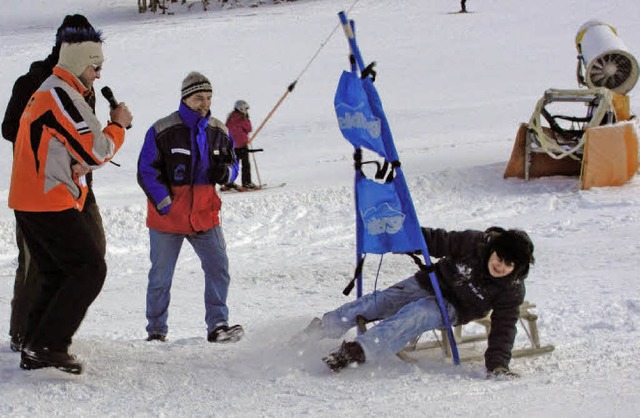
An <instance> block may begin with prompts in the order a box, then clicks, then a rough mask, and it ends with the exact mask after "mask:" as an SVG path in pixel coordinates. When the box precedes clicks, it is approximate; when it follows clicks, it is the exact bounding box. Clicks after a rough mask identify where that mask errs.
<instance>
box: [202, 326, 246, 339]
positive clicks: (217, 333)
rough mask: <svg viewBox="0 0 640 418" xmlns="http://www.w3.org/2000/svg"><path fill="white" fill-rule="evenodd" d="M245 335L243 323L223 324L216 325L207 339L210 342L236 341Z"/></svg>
mask: <svg viewBox="0 0 640 418" xmlns="http://www.w3.org/2000/svg"><path fill="white" fill-rule="evenodd" d="M243 335H244V329H243V328H242V325H233V326H231V327H230V326H228V325H221V326H219V327H216V328H214V329H213V331H211V332H210V333H209V335H207V341H209V342H210V343H235V342H238V341H240V339H241V338H242V336H243Z"/></svg>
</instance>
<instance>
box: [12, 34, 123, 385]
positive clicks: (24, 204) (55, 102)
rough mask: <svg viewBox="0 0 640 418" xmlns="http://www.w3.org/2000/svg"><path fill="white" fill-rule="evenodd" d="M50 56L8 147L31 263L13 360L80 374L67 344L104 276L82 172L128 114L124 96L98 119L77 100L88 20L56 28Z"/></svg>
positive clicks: (96, 73) (96, 49)
mask: <svg viewBox="0 0 640 418" xmlns="http://www.w3.org/2000/svg"><path fill="white" fill-rule="evenodd" d="M61 41H62V43H61V48H60V57H59V60H58V65H57V66H56V67H54V69H53V74H52V75H51V76H50V77H49V78H48V79H47V80H45V82H44V83H43V84H42V85H41V86H40V88H39V89H38V90H37V91H36V92H35V93H34V94H33V96H31V98H30V99H29V102H28V104H27V106H26V108H25V110H24V112H23V114H22V117H21V119H20V128H19V129H18V135H17V137H16V143H15V148H14V160H13V171H12V175H11V188H10V191H9V207H10V208H12V209H14V211H15V217H16V222H17V224H18V226H19V227H20V228H21V230H22V231H23V233H24V238H25V241H26V243H27V246H28V247H29V250H30V252H31V256H32V257H33V258H34V259H35V261H36V263H37V265H38V266H39V268H40V272H39V274H40V279H41V282H42V284H43V285H42V292H41V295H40V296H39V297H38V300H36V301H35V302H34V305H33V308H32V311H31V314H30V317H29V323H28V326H27V331H26V335H25V340H24V345H25V346H24V349H23V350H22V355H21V362H20V367H22V368H23V369H39V368H42V367H56V368H58V369H61V370H63V371H67V372H70V373H81V372H82V364H81V363H80V362H79V361H78V360H77V359H76V358H75V356H73V355H70V354H69V352H68V348H69V346H70V345H71V338H72V337H73V335H74V334H75V332H76V331H77V329H78V327H79V326H80V323H81V322H82V319H83V318H84V316H85V314H86V312H87V309H88V308H89V306H90V305H91V303H92V302H93V301H94V300H95V298H96V297H97V296H98V294H99V292H100V289H101V288H102V285H103V283H104V279H105V277H106V272H107V267H106V263H105V260H104V255H103V252H102V250H101V248H100V245H99V244H98V242H96V239H95V237H93V236H92V233H91V231H92V229H91V227H90V226H89V225H87V223H86V221H85V219H83V217H82V215H81V213H80V211H82V209H83V207H84V202H85V199H86V196H87V192H88V187H87V182H86V179H85V175H86V174H87V173H89V171H91V170H93V169H96V168H98V167H100V166H102V165H104V164H105V163H107V162H108V161H109V160H110V159H111V158H112V157H113V155H114V154H115V153H116V152H117V150H118V149H119V148H120V147H121V146H122V144H123V142H124V133H125V131H124V128H123V127H124V126H128V125H129V124H130V123H131V121H132V116H131V113H130V112H129V110H128V109H127V107H126V106H125V105H124V103H120V105H119V106H118V107H117V108H115V109H113V110H112V111H111V114H110V117H111V122H110V123H109V124H108V125H107V127H105V128H104V129H103V128H102V126H101V124H100V122H99V120H98V119H97V117H96V116H95V115H94V113H93V110H92V109H91V107H90V106H89V104H88V103H87V102H86V100H85V99H86V95H89V94H91V90H92V87H93V82H94V81H95V80H96V79H97V78H100V72H101V70H102V63H103V61H104V56H103V54H102V34H101V32H99V31H96V30H94V29H93V28H88V29H75V28H69V29H66V30H64V31H63V32H62V33H61Z"/></svg>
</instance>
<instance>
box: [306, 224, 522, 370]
mask: <svg viewBox="0 0 640 418" xmlns="http://www.w3.org/2000/svg"><path fill="white" fill-rule="evenodd" d="M422 232H423V235H424V238H425V240H426V244H427V248H428V249H429V252H430V255H431V256H432V257H434V258H439V260H438V261H437V262H436V263H435V264H433V265H432V267H433V270H434V272H435V275H436V277H437V279H438V285H439V286H440V289H441V291H442V295H443V298H444V302H445V306H446V309H447V312H448V314H449V318H450V320H451V324H452V325H462V324H466V323H468V322H470V321H472V320H474V319H479V318H483V317H485V316H486V315H487V314H488V313H489V312H490V311H491V312H492V313H491V331H490V333H489V338H488V347H487V350H486V351H485V355H484V357H485V366H486V369H487V373H488V376H494V375H502V376H508V377H517V376H518V375H517V374H516V373H514V372H512V371H510V370H509V362H510V361H511V349H512V347H513V342H514V339H515V336H516V323H517V321H518V318H519V307H520V305H521V304H522V302H523V301H524V295H525V286H524V279H525V278H526V277H527V274H528V272H529V266H530V264H533V262H534V257H533V243H532V242H531V239H530V238H529V236H528V235H527V234H526V233H525V232H524V231H521V230H518V229H510V230H504V229H502V228H499V227H492V228H489V229H487V230H486V231H484V232H482V231H473V230H467V231H461V232H459V231H451V232H448V231H445V230H443V229H430V228H423V229H422ZM357 316H363V317H364V318H366V319H367V320H380V322H378V323H377V324H376V325H375V326H373V327H371V328H370V329H369V330H368V331H366V332H365V333H363V334H361V335H359V336H358V337H356V339H355V341H352V342H343V343H342V345H341V346H340V348H338V349H337V350H336V351H334V352H332V353H330V354H329V355H327V356H326V357H324V358H323V361H324V362H325V363H326V364H327V365H328V366H329V368H331V369H332V370H334V371H339V370H341V369H343V368H345V367H347V366H349V365H352V364H359V363H364V362H365V360H379V359H381V358H384V357H385V356H390V355H395V354H396V353H397V352H399V351H400V350H401V349H402V348H404V347H405V346H406V345H407V344H408V343H409V342H410V341H412V340H413V339H414V338H416V337H418V336H420V335H421V334H422V333H424V332H425V331H429V330H433V329H438V328H442V327H444V322H443V319H442V316H441V313H440V309H439V307H438V303H437V301H436V297H435V296H434V293H433V288H432V286H431V281H430V279H429V273H428V271H426V270H422V269H421V270H420V271H418V272H417V273H416V274H415V275H413V276H412V277H409V278H408V279H406V280H403V281H401V282H399V283H396V284H395V285H393V286H391V287H389V288H388V289H386V290H383V291H375V292H374V293H372V294H369V295H366V296H363V297H361V298H359V299H356V300H355V301H353V302H349V303H346V304H344V305H342V306H341V307H339V308H338V309H336V310H334V311H331V312H328V313H326V314H324V316H323V317H322V319H319V318H314V319H313V320H312V321H311V323H310V324H309V326H307V328H306V329H305V334H306V336H307V337H311V338H325V337H326V338H339V337H341V336H342V335H344V333H346V332H347V331H348V330H349V329H351V328H352V327H354V326H355V325H356V317H357Z"/></svg>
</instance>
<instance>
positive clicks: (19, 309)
mask: <svg viewBox="0 0 640 418" xmlns="http://www.w3.org/2000/svg"><path fill="white" fill-rule="evenodd" d="M82 216H83V218H84V219H85V220H86V222H87V223H88V226H89V227H90V228H92V232H91V235H92V236H93V237H95V239H96V241H97V243H98V245H99V246H100V248H101V251H102V256H103V257H104V255H105V252H106V246H107V242H106V238H105V233H104V228H103V225H102V216H101V215H100V209H99V208H98V205H97V203H96V199H95V195H94V194H93V190H92V189H91V188H89V193H88V194H87V200H86V202H85V205H84V209H83V211H82ZM16 244H17V246H18V268H17V269H16V278H15V282H14V285H13V299H12V300H11V319H10V326H9V335H10V336H11V338H12V340H16V341H19V342H23V341H24V338H25V334H26V332H27V326H28V321H29V312H31V307H32V306H33V303H34V301H35V300H36V299H37V297H38V295H39V293H40V289H41V287H42V284H41V283H40V281H39V277H40V276H39V273H38V265H37V264H36V262H35V260H34V259H33V257H31V254H30V252H29V248H28V247H27V245H26V244H25V241H24V236H23V233H22V229H21V228H20V226H19V225H18V224H16Z"/></svg>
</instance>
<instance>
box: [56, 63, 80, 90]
mask: <svg viewBox="0 0 640 418" xmlns="http://www.w3.org/2000/svg"><path fill="white" fill-rule="evenodd" d="M53 75H55V76H57V77H58V78H60V79H62V81H64V82H65V83H67V84H69V85H70V86H71V87H73V88H74V89H75V90H76V91H77V92H78V93H80V94H81V95H82V96H84V95H85V93H86V91H87V90H88V89H87V87H86V86H85V85H84V84H82V81H80V79H79V78H78V77H76V76H75V75H73V74H71V73H70V72H69V71H67V70H65V69H64V68H62V67H60V66H57V65H56V66H55V67H53Z"/></svg>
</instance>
